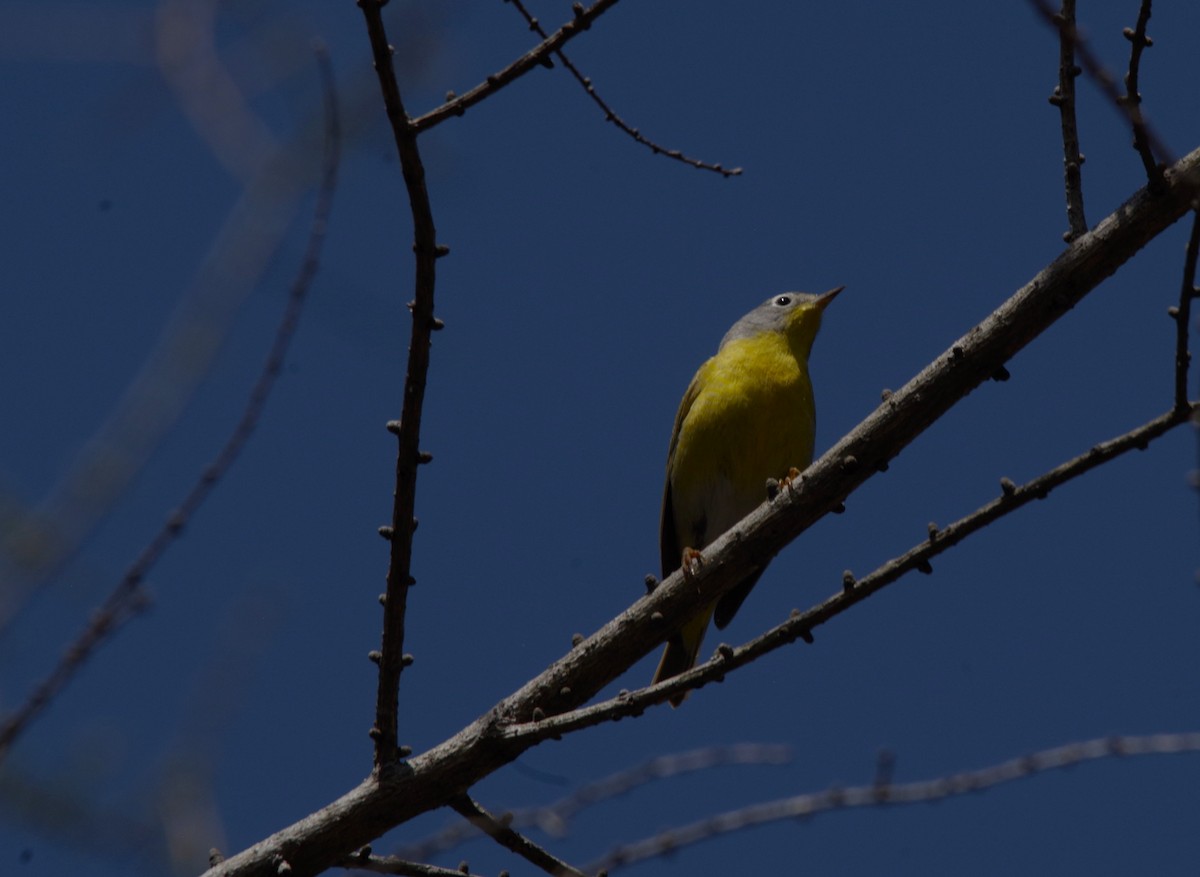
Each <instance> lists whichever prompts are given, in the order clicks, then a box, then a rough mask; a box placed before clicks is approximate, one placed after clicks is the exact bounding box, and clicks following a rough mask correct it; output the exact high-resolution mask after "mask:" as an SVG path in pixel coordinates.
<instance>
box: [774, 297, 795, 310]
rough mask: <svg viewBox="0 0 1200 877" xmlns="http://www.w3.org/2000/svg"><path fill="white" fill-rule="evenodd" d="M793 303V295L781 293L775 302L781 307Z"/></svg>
mask: <svg viewBox="0 0 1200 877" xmlns="http://www.w3.org/2000/svg"><path fill="white" fill-rule="evenodd" d="M791 303H792V297H791V296H790V295H781V296H779V297H778V298H777V299H775V304H777V305H778V306H779V307H781V308H786V307H787V306H788V305H790V304H791Z"/></svg>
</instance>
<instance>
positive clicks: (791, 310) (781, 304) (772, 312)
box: [721, 286, 845, 351]
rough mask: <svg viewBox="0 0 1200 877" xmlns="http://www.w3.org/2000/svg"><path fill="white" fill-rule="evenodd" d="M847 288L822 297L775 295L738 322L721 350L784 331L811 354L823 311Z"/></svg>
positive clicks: (724, 340)
mask: <svg viewBox="0 0 1200 877" xmlns="http://www.w3.org/2000/svg"><path fill="white" fill-rule="evenodd" d="M843 289H845V287H844V286H839V287H837V288H835V289H831V290H829V291H828V292H823V293H821V294H820V295H813V294H812V293H809V292H781V293H780V294H779V295H774V296H772V297H771V298H769V299H767V300H766V301H765V302H763V303H762V304H760V305H759V306H758V307H756V308H755V309H754V310H752V311H751V312H750V313H748V314H746V316H744V317H742V318H741V319H740V320H738V321H737V322H736V323H734V324H733V326H732V328H730V330H729V331H728V332H726V333H725V337H724V338H722V339H721V347H724V346H725V345H726V344H728V343H729V342H731V341H738V340H741V339H744V338H753V337H754V336H756V335H761V334H763V333H766V332H781V333H784V334H786V335H788V336H789V340H790V341H792V342H794V343H799V344H800V346H801V347H802V348H804V349H805V350H806V351H807V349H808V347H809V346H811V344H812V340H813V338H815V337H816V334H817V329H819V328H820V327H821V312H822V311H824V310H825V307H826V306H827V305H828V304H829V303H830V302H831V301H833V300H834V299H835V298H837V294H838V293H839V292H841V291H842V290H843Z"/></svg>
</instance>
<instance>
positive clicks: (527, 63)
mask: <svg viewBox="0 0 1200 877" xmlns="http://www.w3.org/2000/svg"><path fill="white" fill-rule="evenodd" d="M363 2H372V0H363ZM360 5H361V3H360ZM616 5H617V0H596V2H595V3H593V4H592V5H591V6H589V7H587V9H584V8H583V7H582V6H581V5H580V4H578V3H576V4H575V6H574V9H575V17H574V18H573V19H572V20H571V21H568V22H567V23H566V24H564V25H563V26H562V27H560V28H559V29H558V30H556V31H555V32H554V33H553V34H552V35H551V36H550V37H548V38H546V39H545V40H543V41H542V42H541V43H539V44H538V45H536V46H534V47H533V48H532V49H530V50H529V51H528V52H526V53H525V54H524V55H522V56H521V57H520V58H518V59H517V60H515V61H513V62H512V63H511V64H509V65H508V66H507V67H505V68H504V69H503V70H501V71H500V72H499V73H493V74H492V75H491V76H489V77H488V78H487V79H486V80H485V81H484V82H481V83H479V85H477V86H475V87H474V88H472V89H471V90H470V91H468V92H467V93H466V94H463V95H459V96H457V97H453V98H450V99H449V100H447V101H446V102H445V103H444V104H442V105H441V106H440V107H436V108H434V109H432V110H430V111H429V112H427V113H425V114H424V115H423V116H418V117H417V118H415V119H413V120H412V121H411V123H410V124H411V126H412V129H413V131H415V132H416V133H418V134H419V133H421V132H422V131H425V130H427V129H429V128H432V127H433V126H434V125H437V124H440V123H441V122H444V121H446V119H448V118H450V117H451V116H461V115H462V114H463V113H464V112H466V110H467V108H468V107H472V106H474V105H475V104H477V103H479V102H480V101H481V100H484V99H486V98H488V97H491V96H492V95H493V94H495V93H496V92H497V91H499V90H500V89H502V88H504V86H506V85H508V84H510V83H512V82H514V81H516V80H517V79H518V78H520V77H521V76H524V75H525V74H526V73H528V72H529V71H530V70H532V69H533V68H534V67H537V66H539V65H540V64H542V63H543V62H545V61H546V60H548V59H549V56H550V54H551V53H552V52H554V51H556V50H557V49H559V48H561V47H562V46H564V45H566V44H567V42H568V41H570V40H571V39H573V38H574V37H577V36H579V34H581V33H583V32H584V31H585V30H587V29H588V28H589V27H591V26H592V22H593V21H595V20H596V19H597V18H599V17H600V16H601V15H603V14H604V13H605V12H607V11H608V10H609V9H610V8H612V7H613V6H616Z"/></svg>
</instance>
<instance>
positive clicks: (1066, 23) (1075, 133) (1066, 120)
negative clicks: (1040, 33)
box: [1050, 0, 1087, 243]
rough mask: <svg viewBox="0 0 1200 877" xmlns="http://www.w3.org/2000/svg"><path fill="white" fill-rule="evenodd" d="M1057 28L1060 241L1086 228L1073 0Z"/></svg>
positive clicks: (1052, 99)
mask: <svg viewBox="0 0 1200 877" xmlns="http://www.w3.org/2000/svg"><path fill="white" fill-rule="evenodd" d="M1055 21H1056V22H1058V23H1059V30H1058V85H1056V86H1055V87H1054V93H1053V94H1051V95H1050V103H1052V104H1053V105H1054V106H1056V107H1058V112H1059V116H1060V118H1061V120H1062V141H1063V177H1064V184H1065V188H1066V193H1067V230H1066V232H1064V233H1063V240H1064V241H1066V242H1067V243H1070V242H1071V241H1073V240H1075V238H1077V237H1079V236H1080V235H1081V234H1083V233H1084V232H1086V231H1087V218H1086V217H1085V216H1084V213H1083V178H1082V175H1081V171H1082V168H1083V153H1081V152H1080V151H1079V126H1078V124H1077V122H1076V119H1075V106H1076V101H1075V77H1077V76H1078V75H1079V74H1080V73H1081V72H1082V71H1081V70H1080V68H1079V67H1077V66H1075V39H1074V34H1075V0H1062V8H1061V9H1060V10H1059V11H1058V14H1057V15H1056V16H1055Z"/></svg>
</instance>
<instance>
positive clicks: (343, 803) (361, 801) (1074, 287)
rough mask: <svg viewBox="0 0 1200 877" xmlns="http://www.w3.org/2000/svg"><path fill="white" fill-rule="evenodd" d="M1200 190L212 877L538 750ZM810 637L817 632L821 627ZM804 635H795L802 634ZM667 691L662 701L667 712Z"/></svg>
mask: <svg viewBox="0 0 1200 877" xmlns="http://www.w3.org/2000/svg"><path fill="white" fill-rule="evenodd" d="M1198 180H1200V150H1195V151H1193V152H1191V153H1189V154H1188V155H1187V156H1186V157H1185V158H1183V159H1182V160H1181V161H1180V162H1179V163H1178V164H1176V165H1175V166H1173V167H1171V168H1169V169H1168V170H1167V172H1166V173H1165V174H1164V176H1163V185H1162V186H1159V187H1154V188H1151V187H1146V188H1144V189H1142V190H1141V191H1139V192H1138V193H1137V194H1135V195H1134V196H1133V197H1132V198H1131V199H1129V200H1128V201H1127V202H1126V203H1125V204H1123V205H1122V206H1121V207H1120V208H1118V209H1117V211H1116V212H1115V213H1113V214H1112V215H1110V216H1108V217H1107V218H1105V219H1104V220H1102V221H1101V222H1100V223H1099V224H1098V225H1097V226H1096V227H1095V228H1094V229H1093V230H1092V231H1090V232H1088V233H1087V234H1085V235H1084V236H1083V237H1081V238H1080V239H1079V240H1077V241H1076V242H1075V243H1074V244H1073V245H1072V246H1071V247H1069V248H1068V249H1067V250H1066V251H1065V252H1063V253H1062V254H1061V255H1060V256H1059V257H1058V258H1057V259H1055V261H1054V262H1053V263H1051V264H1050V265H1049V266H1047V267H1046V268H1045V269H1044V270H1043V271H1041V272H1040V273H1039V274H1038V275H1037V276H1036V277H1034V278H1033V279H1032V280H1031V281H1030V282H1029V283H1028V284H1026V285H1025V286H1024V287H1022V288H1021V289H1020V290H1019V291H1018V292H1017V293H1016V294H1014V295H1013V296H1012V297H1011V298H1010V299H1009V300H1008V301H1006V302H1004V303H1003V304H1002V305H1000V307H999V308H997V309H996V310H995V311H994V312H993V313H992V314H990V315H989V316H988V317H987V318H986V319H985V320H984V321H983V322H982V323H980V324H979V325H978V326H976V327H974V328H973V329H971V330H970V331H969V332H968V333H967V334H966V335H964V336H963V337H962V338H960V339H959V340H958V341H957V342H955V343H954V344H953V345H952V346H951V347H950V349H949V350H947V351H946V352H945V353H943V354H942V355H941V356H939V357H937V359H936V360H935V361H934V362H932V363H931V364H930V365H929V366H927V367H926V368H925V369H923V370H922V371H921V373H920V374H918V375H917V376H916V377H915V378H913V379H912V380H911V381H909V383H908V384H907V385H906V386H905V387H904V388H902V389H901V390H898V391H897V392H896V393H894V394H892V396H891V397H890V399H889V400H888V402H887V403H885V404H884V405H883V406H881V407H880V408H879V409H877V410H876V411H875V412H874V413H872V414H871V415H870V416H868V417H867V419H866V420H864V421H863V422H862V423H861V424H860V425H859V426H858V427H856V428H855V429H854V430H852V431H851V432H850V433H849V434H848V435H847V436H845V437H844V438H843V439H841V440H840V441H839V442H838V443H837V444H836V445H835V446H834V447H833V448H832V449H831V450H830V451H829V452H828V453H826V454H825V455H824V456H823V457H822V458H821V459H820V460H818V461H817V462H816V463H814V464H813V465H812V466H810V467H809V468H808V470H806V471H805V473H804V474H803V476H802V479H801V481H800V483H799V484H797V485H796V489H795V490H794V491H782V492H781V493H780V495H779V498H778V499H777V500H776V501H775V502H773V503H764V505H762V506H760V507H759V508H758V509H756V510H755V511H754V512H752V513H751V514H750V515H748V516H747V517H746V518H745V519H744V520H743V521H741V522H740V523H739V524H738V525H737V526H736V527H735V528H734V529H733V530H732V531H730V532H729V533H727V534H725V535H724V536H722V537H721V538H719V539H717V540H716V541H715V542H713V543H712V545H710V546H709V547H708V548H706V549H705V551H704V553H703V555H702V556H703V559H704V562H703V563H702V564H701V565H700V566H699V568H698V569H696V570H695V571H694V572H693V573H692V575H691V576H690V577H688V578H686V579H685V577H684V576H683V574H682V573H675V574H673V575H671V576H669V577H668V578H667V579H666V580H665V581H664V582H663V583H662V584H661V585H660V586H659V587H658V588H657V589H656V590H655V591H654V593H652V594H650V595H648V596H645V597H643V598H641V599H640V600H638V601H637V602H636V603H634V604H633V605H632V606H631V607H630V608H629V609H627V610H625V611H624V612H622V613H621V614H620V615H618V616H617V617H616V618H614V619H612V620H611V621H610V622H608V623H607V624H606V625H605V626H604V627H603V628H601V629H600V630H599V631H597V632H596V633H594V634H593V635H592V636H590V637H588V638H587V639H585V640H584V641H583V642H581V643H579V644H578V645H577V646H574V647H573V648H571V649H570V651H569V652H567V653H566V654H565V655H564V656H563V657H562V658H560V659H559V660H557V661H555V662H554V663H553V664H551V665H550V666H549V667H547V668H546V670H544V671H543V672H542V673H540V674H539V675H538V676H536V677H535V678H533V679H532V680H530V681H529V682H527V683H526V684H525V685H524V686H522V687H521V688H520V689H519V690H517V691H515V692H513V693H512V694H511V695H509V696H508V697H506V698H504V699H503V700H502V701H500V702H499V703H497V704H496V705H495V706H493V707H492V708H491V710H489V711H488V712H487V713H486V714H485V715H483V716H481V717H480V718H478V719H476V720H475V721H474V722H473V723H471V724H470V725H468V726H467V727H465V728H463V729H462V730H461V731H459V732H458V733H457V734H455V735H454V736H453V737H451V738H449V739H447V740H445V741H444V742H442V743H440V744H438V745H437V746H435V747H433V748H432V749H429V750H428V751H426V752H423V753H421V754H420V755H417V756H414V757H413V758H411V759H409V760H407V761H406V762H405V763H404V764H403V765H402V766H397V768H396V769H394V770H389V771H381V772H377V773H376V774H374V775H372V776H371V777H368V778H367V779H366V780H364V781H363V782H362V783H360V784H359V785H358V786H357V787H355V788H353V789H351V790H350V791H348V792H347V793H346V794H344V795H343V796H342V797H341V798H339V799H338V800H336V801H334V802H332V803H330V804H329V805H327V806H326V807H324V808H322V809H321V810H319V811H317V812H315V813H312V814H311V815H309V816H306V817H305V818H304V819H302V820H300V821H298V822H296V823H295V824H293V825H291V826H289V827H287V828H284V829H282V830H281V831H278V832H276V833H275V834H274V835H272V836H270V837H267V838H264V839H263V840H261V841H259V842H258V843H256V844H255V845H254V846H253V847H251V848H250V849H247V850H245V851H243V852H241V853H238V854H237V855H236V856H232V857H230V858H229V859H227V860H226V861H225V862H224V863H222V864H221V866H220V868H219V869H214V870H212V871H210V872H209V874H208V877H218V875H220V877H249V875H254V877H259V875H261V877H268V875H276V874H278V873H279V869H280V868H281V867H284V866H285V865H286V867H287V868H288V869H290V873H291V874H292V875H294V877H305V875H311V874H317V873H319V872H320V871H321V870H323V869H324V868H327V867H329V866H330V865H331V864H333V863H335V862H338V861H340V860H341V859H342V857H344V856H345V855H346V853H347V851H348V850H353V849H355V848H357V847H360V846H362V845H363V844H365V843H368V842H370V841H371V840H373V839H374V838H376V837H378V836H380V835H381V834H383V833H384V832H385V831H388V830H389V829H391V828H394V827H395V826H397V825H400V824H402V823H404V822H406V821H408V820H409V819H411V818H413V817H414V816H416V815H418V814H420V813H424V812H427V811H429V810H433V809H437V808H439V807H442V806H445V805H446V803H448V801H449V800H450V799H452V798H453V797H454V796H455V795H456V794H459V793H460V790H462V789H464V788H469V787H470V786H472V785H474V784H475V783H476V782H478V781H479V780H480V779H482V778H483V777H486V776H488V775H489V774H491V773H493V772H494V771H496V770H497V769H498V768H500V767H501V766H502V765H505V764H508V763H510V762H511V761H513V760H514V759H516V758H517V757H518V756H519V755H520V754H521V753H522V752H525V751H527V750H528V749H529V748H531V747H532V746H534V745H536V743H537V742H538V738H537V735H536V733H530V732H528V731H527V730H525V729H524V728H514V730H518V731H519V732H520V733H518V734H513V733H508V732H506V729H508V728H511V727H512V726H514V725H516V724H518V723H522V722H525V723H527V722H530V721H534V722H539V721H542V720H543V719H544V718H545V717H546V716H554V715H556V714H561V713H565V712H568V711H569V710H572V709H575V708H576V707H578V706H579V705H581V704H583V703H585V702H586V701H588V700H589V699H590V698H592V697H594V696H595V694H596V692H597V691H599V690H600V689H601V688H602V687H603V686H605V685H607V684H608V683H609V682H611V681H612V680H613V679H615V678H616V677H617V676H618V675H620V674H621V673H623V672H624V671H625V670H626V669H628V668H629V667H630V666H632V665H633V664H634V663H635V662H636V661H638V660H640V659H641V658H642V657H643V656H645V655H646V654H647V653H649V651H650V650H651V649H653V648H655V647H656V646H657V645H658V644H659V643H661V642H662V641H663V640H664V639H665V638H666V637H667V636H668V635H669V634H670V631H671V628H670V625H669V624H668V623H667V622H666V619H667V618H686V617H689V615H690V614H692V613H695V612H696V611H698V610H699V609H700V608H701V607H702V606H704V605H707V604H709V603H711V602H712V601H713V600H715V599H716V598H717V597H718V596H719V595H720V594H721V593H723V592H724V591H725V590H727V589H728V588H730V587H733V586H734V585H735V584H736V583H737V582H738V581H740V580H741V579H742V578H743V577H744V575H745V574H746V572H747V571H748V570H750V569H753V568H754V567H755V566H756V565H757V564H758V563H759V562H760V558H762V557H770V556H773V555H774V554H777V553H778V552H779V551H780V550H781V549H782V548H783V547H784V546H785V545H786V544H787V543H788V542H790V541H791V540H792V539H794V538H795V537H796V536H797V535H799V534H800V533H801V532H803V530H804V529H805V528H807V527H808V526H810V525H811V524H812V523H813V522H814V521H816V520H817V519H818V518H820V517H822V516H823V515H824V514H825V513H826V512H827V511H828V510H830V509H831V508H833V507H835V506H837V505H838V504H840V503H842V502H843V501H844V500H845V498H846V497H847V496H848V495H849V494H850V492H851V491H853V490H854V489H855V488H856V487H858V485H860V484H861V483H862V482H864V481H866V480H867V478H869V477H870V476H871V475H872V474H873V473H874V472H876V471H879V470H880V469H881V468H883V467H884V466H886V464H887V461H888V460H889V459H891V458H892V457H894V456H896V455H897V454H898V453H899V452H900V451H901V450H902V449H903V448H904V447H905V446H906V445H908V444H909V443H910V442H911V441H913V439H915V438H916V437H917V436H918V435H920V434H921V433H922V432H923V431H924V430H925V429H926V428H927V427H928V426H929V425H930V424H932V423H933V422H934V421H936V420H937V419H938V418H939V417H941V415H942V414H944V413H945V412H946V411H947V410H949V409H950V408H951V407H952V406H953V405H954V404H955V403H956V402H957V401H958V400H959V399H961V398H962V397H963V396H965V395H966V394H967V393H968V392H970V391H971V390H972V389H974V388H975V387H977V386H979V384H981V383H982V382H984V381H987V380H989V379H990V378H991V376H993V375H995V374H996V373H997V371H998V370H999V369H1000V368H1002V367H1003V365H1004V363H1005V362H1007V361H1008V359H1009V358H1010V357H1012V356H1013V354H1015V353H1016V352H1017V351H1018V350H1020V349H1021V348H1023V347H1024V346H1026V345H1027V344H1028V343H1029V342H1030V341H1032V340H1033V339H1034V338H1036V337H1037V336H1038V335H1039V334H1040V333H1041V332H1043V331H1044V330H1045V329H1046V328H1048V327H1049V326H1051V325H1052V324H1053V323H1054V322H1055V321H1056V320H1057V319H1059V318H1060V317H1061V316H1063V315H1064V314H1065V313H1067V312H1068V311H1069V310H1070V309H1071V308H1072V307H1074V306H1075V305H1076V304H1077V303H1078V302H1079V301H1081V300H1082V299H1083V298H1084V297H1085V296H1086V295H1087V294H1088V292H1090V291H1091V290H1092V289H1094V288H1095V287H1096V286H1098V285H1099V284H1100V283H1101V282H1102V281H1103V280H1104V279H1105V278H1106V277H1108V276H1109V275H1110V274H1112V273H1113V272H1114V271H1116V270H1117V269H1118V268H1119V267H1120V266H1121V265H1122V264H1123V263H1124V262H1125V261H1127V260H1128V259H1130V258H1131V257H1132V256H1133V255H1134V253H1136V252H1137V251H1138V250H1139V249H1141V247H1142V246H1144V245H1145V244H1146V243H1147V242H1148V241H1149V240H1151V239H1152V238H1154V237H1155V236H1156V235H1158V234H1159V233H1160V232H1161V231H1163V229H1165V228H1166V227H1168V226H1169V225H1171V224H1172V223H1173V222H1175V221H1176V220H1178V219H1179V218H1180V217H1181V216H1182V215H1183V214H1184V213H1185V212H1186V211H1187V210H1188V209H1189V205H1190V204H1191V201H1192V192H1193V191H1194V188H1195V186H1196V184H1197V182H1198ZM808 626H811V622H809V624H808ZM794 635H795V636H799V635H800V634H799V631H798V630H797V631H796V632H795V634H794ZM666 692H667V686H666V685H663V686H662V691H661V692H660V694H659V696H658V699H665V697H666Z"/></svg>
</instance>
